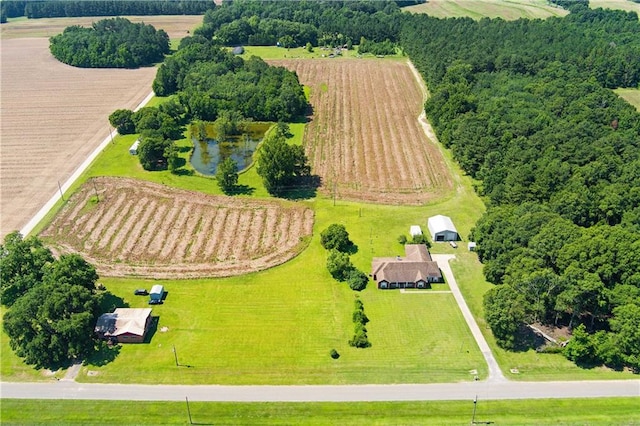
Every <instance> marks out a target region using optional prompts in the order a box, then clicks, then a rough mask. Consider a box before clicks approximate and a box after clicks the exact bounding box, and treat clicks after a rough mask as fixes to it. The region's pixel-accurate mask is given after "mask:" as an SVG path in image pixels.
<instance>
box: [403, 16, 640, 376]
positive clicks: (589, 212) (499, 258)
mask: <svg viewBox="0 0 640 426" xmlns="http://www.w3.org/2000/svg"><path fill="white" fill-rule="evenodd" d="M571 10H572V12H571V13H570V14H569V15H568V16H567V17H565V18H550V19H547V20H544V21H540V20H535V21H528V20H518V21H514V22H505V21H502V20H488V19H483V20H480V21H472V20H470V19H461V18H456V19H445V20H440V19H433V18H429V17H426V16H415V17H409V18H408V19H407V23H406V25H405V26H404V27H403V29H402V35H401V39H402V41H401V43H402V47H403V48H404V49H405V52H406V53H408V54H409V56H410V57H411V59H412V60H413V61H414V64H415V65H416V66H417V67H418V69H419V70H420V71H421V72H422V74H423V76H424V77H425V79H426V81H427V83H428V84H429V87H430V90H431V93H432V96H431V97H430V99H429V100H428V101H427V103H426V105H425V109H426V111H427V115H428V116H429V118H430V120H431V122H432V123H433V125H434V128H435V129H436V132H437V134H438V136H439V139H440V141H441V142H442V143H443V144H444V145H445V146H447V147H448V148H450V149H451V150H452V152H453V155H454V156H455V158H456V160H457V161H458V162H459V164H460V165H461V166H462V168H463V169H464V171H465V172H466V173H468V174H469V175H470V176H472V177H473V178H475V179H477V180H478V182H479V183H478V185H477V190H478V192H479V193H480V195H482V196H484V197H485V200H486V202H487V204H488V209H487V212H486V213H485V214H484V215H483V217H482V218H481V219H480V220H479V221H478V223H477V224H476V226H475V228H474V229H473V230H472V233H471V235H470V238H471V239H473V240H475V241H476V242H477V243H478V246H477V252H478V255H479V257H480V259H481V260H482V262H483V263H484V273H485V276H486V278H487V280H488V281H490V282H492V283H494V284H496V286H495V287H494V288H493V289H491V290H490V291H489V292H488V293H487V294H486V296H485V301H484V311H485V317H486V319H487V323H488V324H489V325H490V326H491V329H492V331H493V333H494V335H495V337H496V339H497V341H498V343H499V344H500V345H501V346H503V347H505V348H508V349H516V348H523V347H524V348H526V347H529V345H530V344H531V342H530V341H527V340H526V339H524V337H525V336H526V333H523V331H524V330H525V329H526V325H527V324H532V323H542V324H550V325H564V326H568V327H569V328H571V329H573V330H574V336H573V338H572V339H571V340H570V342H569V343H568V344H567V346H566V348H565V349H564V350H563V353H564V354H565V356H567V358H569V359H571V360H573V361H575V362H576V363H578V364H579V365H598V364H606V365H609V366H611V367H613V368H618V369H619V368H623V367H625V366H627V367H630V368H632V369H634V370H636V371H639V370H640V332H638V330H639V329H640V260H639V259H640V191H639V188H640V175H639V174H638V170H640V149H639V148H640V146H639V145H640V115H639V114H638V112H637V111H636V110H635V109H634V108H633V107H631V106H630V105H629V104H628V103H626V102H625V101H623V100H621V99H620V98H618V97H617V96H616V95H615V94H614V93H613V92H612V91H611V90H610V89H609V88H612V87H636V86H637V85H638V82H639V79H640V62H639V61H640V55H639V53H640V39H639V38H638V37H637V34H639V33H640V23H639V22H638V16H637V15H636V14H635V13H626V12H620V11H609V10H602V9H597V10H591V9H588V8H587V7H585V6H584V4H574V5H573V6H572V8H571Z"/></svg>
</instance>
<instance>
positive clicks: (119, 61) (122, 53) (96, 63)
mask: <svg viewBox="0 0 640 426" xmlns="http://www.w3.org/2000/svg"><path fill="white" fill-rule="evenodd" d="M49 48H50V50H51V54H52V55H53V56H54V57H55V58H56V59H58V60H59V61H60V62H64V63H65V64H68V65H73V66H76V67H82V68H137V67H140V66H144V65H151V64H153V63H156V62H160V61H162V59H163V58H164V55H165V54H167V53H169V36H168V35H167V33H166V32H164V30H157V31H156V29H155V28H154V27H153V26H152V25H146V24H144V23H137V24H134V23H132V22H131V21H129V20H128V19H125V18H112V19H103V20H101V21H98V22H95V23H93V25H92V26H91V27H90V28H85V27H81V26H79V25H74V26H71V27H67V28H65V29H64V31H63V32H62V34H58V35H56V36H54V37H51V39H50V46H49Z"/></svg>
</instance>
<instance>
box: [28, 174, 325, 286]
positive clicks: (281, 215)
mask: <svg viewBox="0 0 640 426" xmlns="http://www.w3.org/2000/svg"><path fill="white" fill-rule="evenodd" d="M313 220H314V214H313V211H312V210H311V209H309V208H306V207H304V206H300V205H298V204H296V203H287V202H279V201H263V200H253V199H246V198H233V197H222V196H213V195H205V194H201V193H198V192H191V191H185V190H179V189H174V188H168V187H165V186H162V185H158V184H154V183H150V182H145V181H138V180H134V179H126V178H107V177H101V178H94V179H92V180H91V181H89V182H87V183H85V184H84V185H83V186H82V188H81V189H80V190H79V191H77V192H76V193H75V194H74V195H73V196H72V197H71V198H70V199H69V200H68V202H67V203H66V205H65V206H64V208H63V209H62V210H61V211H60V212H59V213H58V215H57V216H56V218H55V219H54V220H53V221H52V222H51V224H50V225H49V226H48V227H47V228H46V229H45V230H44V231H43V232H42V233H41V234H40V236H41V237H42V238H43V239H44V241H45V242H46V243H47V244H48V245H49V246H50V247H51V248H52V249H53V250H54V252H56V253H79V254H81V255H82V256H83V257H84V258H85V259H87V260H88V261H89V262H91V263H93V264H94V265H95V266H96V269H97V270H98V273H99V274H100V275H101V276H115V277H123V276H138V277H146V278H199V277H223V276H232V275H240V274H245V273H248V272H254V271H260V270H263V269H267V268H270V267H273V266H276V265H279V264H281V263H284V262H286V261H287V260H289V259H291V258H293V257H294V256H296V255H297V254H298V253H300V252H301V251H302V249H304V247H306V244H307V243H308V240H309V238H308V237H310V236H311V233H312V229H313Z"/></svg>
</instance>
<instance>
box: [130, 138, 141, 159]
mask: <svg viewBox="0 0 640 426" xmlns="http://www.w3.org/2000/svg"><path fill="white" fill-rule="evenodd" d="M138 145H140V139H137V140H136V141H135V142H134V143H133V145H131V147H130V148H129V154H131V155H138Z"/></svg>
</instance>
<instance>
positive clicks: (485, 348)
mask: <svg viewBox="0 0 640 426" xmlns="http://www.w3.org/2000/svg"><path fill="white" fill-rule="evenodd" d="M431 257H432V259H433V260H435V261H436V262H437V263H438V267H439V268H440V270H441V271H442V273H443V274H444V276H445V278H446V279H447V284H449V287H450V288H451V292H452V293H453V297H454V298H455V299H456V303H458V307H459V308H460V311H461V312H462V316H463V317H464V320H465V321H466V322H467V326H469V329H470V330H471V334H473V338H474V339H476V343H477V344H478V347H479V348H480V352H482V356H484V359H485V361H486V362H487V365H488V366H489V379H488V381H489V382H504V381H506V380H507V379H506V377H504V375H503V374H502V370H500V367H499V366H498V361H496V359H495V357H494V356H493V352H491V348H490V347H489V344H488V343H487V341H486V340H485V338H484V335H483V334H482V332H481V331H480V327H478V323H477V322H476V319H475V318H474V317H473V315H472V314H471V311H470V310H469V307H468V306H467V302H465V300H464V297H462V293H461V292H460V288H458V283H457V282H456V278H455V277H454V276H453V271H451V266H450V265H449V260H451V259H455V256H454V255H452V254H433V255H431Z"/></svg>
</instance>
